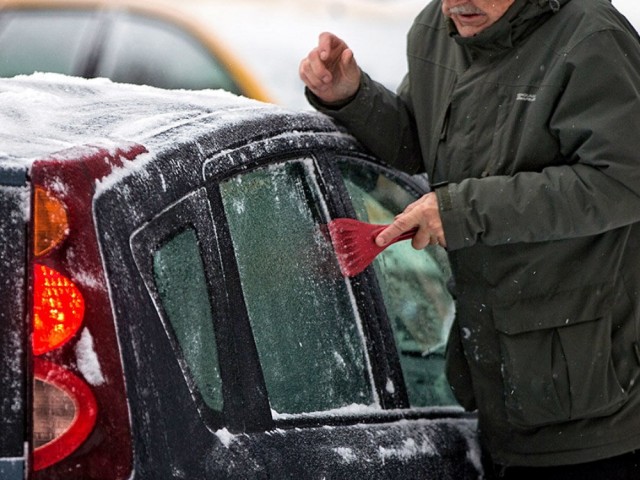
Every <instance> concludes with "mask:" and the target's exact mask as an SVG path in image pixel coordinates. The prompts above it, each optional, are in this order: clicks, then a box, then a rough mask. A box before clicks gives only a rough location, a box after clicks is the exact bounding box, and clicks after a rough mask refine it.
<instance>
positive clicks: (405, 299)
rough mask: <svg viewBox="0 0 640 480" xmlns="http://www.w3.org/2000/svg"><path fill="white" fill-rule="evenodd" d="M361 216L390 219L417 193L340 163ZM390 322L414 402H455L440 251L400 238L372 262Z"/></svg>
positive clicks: (449, 306) (449, 312) (450, 308)
mask: <svg viewBox="0 0 640 480" xmlns="http://www.w3.org/2000/svg"><path fill="white" fill-rule="evenodd" d="M341 170H342V173H343V176H344V178H345V183H346V186H347V189H348V191H349V195H350V197H351V200H352V202H353V206H354V208H355V210H356V214H357V216H358V218H359V219H360V220H363V221H366V222H370V223H380V224H386V223H391V222H392V221H393V218H394V216H395V215H396V214H398V213H400V212H401V211H402V210H404V208H405V207H406V206H407V205H408V204H409V203H411V202H413V201H414V200H415V199H416V198H415V197H414V196H413V195H412V194H410V193H409V192H408V191H407V190H405V189H404V188H402V187H401V186H399V185H398V184H396V183H394V182H393V181H391V180H390V179H388V178H387V177H385V176H384V175H381V174H379V173H377V172H375V171H373V170H370V171H365V170H363V168H362V166H361V165H358V167H357V168H354V167H353V166H352V165H351V164H348V163H341ZM373 266H374V269H375V272H376V274H377V277H378V283H379V285H380V288H381V290H382V295H383V298H384V302H385V306H386V309H387V314H388V316H389V319H390V321H391V326H392V328H393V331H394V337H395V342H396V346H397V348H398V352H399V354H400V363H401V366H402V371H403V374H404V378H405V383H406V385H407V390H408V394H409V401H410V403H411V405H412V406H418V407H422V406H431V405H454V404H455V403H456V402H455V400H454V398H453V396H452V394H451V390H450V388H449V385H448V383H447V381H446V378H445V376H444V347H445V343H446V340H447V337H448V334H449V329H450V327H451V323H452V322H453V315H454V305H453V299H452V298H451V295H450V294H449V292H448V289H447V288H446V281H447V279H448V277H449V269H448V263H447V259H446V255H445V253H444V251H443V250H442V249H441V248H439V247H429V248H428V249H426V250H421V251H418V250H414V249H413V248H412V247H411V242H408V241H407V242H399V243H396V244H394V245H392V246H390V247H389V248H387V249H386V250H384V251H383V252H382V253H381V254H380V255H378V257H377V258H376V260H375V261H374V263H373Z"/></svg>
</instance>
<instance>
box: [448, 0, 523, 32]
mask: <svg viewBox="0 0 640 480" xmlns="http://www.w3.org/2000/svg"><path fill="white" fill-rule="evenodd" d="M514 1H515V0H442V12H443V13H444V14H445V15H446V16H447V17H451V20H453V23H454V24H455V25H456V28H457V29H458V33H459V34H460V36H461V37H472V36H473V35H476V34H478V33H480V32H481V31H482V30H484V29H485V28H487V27H489V26H491V25H493V24H494V23H495V22H496V21H497V20H498V19H499V18H500V17H502V15H504V13H505V12H506V11H507V10H508V9H509V7H510V6H511V4H512V3H513V2H514Z"/></svg>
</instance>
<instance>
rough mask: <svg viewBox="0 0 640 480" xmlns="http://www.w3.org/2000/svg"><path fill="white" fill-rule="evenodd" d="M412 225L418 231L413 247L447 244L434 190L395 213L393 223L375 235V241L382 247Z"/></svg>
mask: <svg viewBox="0 0 640 480" xmlns="http://www.w3.org/2000/svg"><path fill="white" fill-rule="evenodd" d="M414 227H418V233H416V235H415V236H414V237H413V240H412V242H411V245H412V246H413V248H415V249H417V250H421V249H423V248H424V247H426V246H427V245H441V246H443V247H446V246H447V242H446V239H445V237H444V230H443V228H442V220H441V218H440V209H439V207H438V198H437V197H436V194H435V193H434V192H431V193H427V194H426V195H424V196H423V197H421V198H420V199H418V200H416V201H415V202H413V203H412V204H410V205H409V206H408V207H407V208H405V210H404V212H402V213H400V214H399V215H397V216H396V218H395V219H394V221H393V223H392V224H391V225H389V226H388V227H387V228H385V229H384V230H383V231H382V232H380V234H379V235H378V236H377V237H376V243H377V244H378V245H379V246H381V247H383V246H385V245H387V244H388V243H389V242H390V241H391V240H393V239H394V238H395V237H397V236H398V235H400V234H402V233H404V232H406V231H408V230H411V229H412V228H414Z"/></svg>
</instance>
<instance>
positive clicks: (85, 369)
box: [75, 328, 105, 387]
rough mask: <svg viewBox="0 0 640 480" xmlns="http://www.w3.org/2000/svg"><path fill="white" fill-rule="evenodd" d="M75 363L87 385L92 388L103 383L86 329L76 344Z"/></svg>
mask: <svg viewBox="0 0 640 480" xmlns="http://www.w3.org/2000/svg"><path fill="white" fill-rule="evenodd" d="M75 350H76V363H77V365H78V370H80V372H81V373H82V375H83V376H84V378H85V379H86V380H87V382H89V384H91V385H93V386H94V387H96V386H98V385H102V384H103V383H104V382H105V379H104V376H103V375H102V368H101V367H100V362H99V360H98V355H97V354H96V351H95V350H94V348H93V337H92V336H91V333H90V332H89V330H88V329H87V328H85V329H84V330H82V334H81V335H80V340H78V343H77V344H76V348H75Z"/></svg>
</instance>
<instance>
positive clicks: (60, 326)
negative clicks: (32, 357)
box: [33, 264, 84, 355]
mask: <svg viewBox="0 0 640 480" xmlns="http://www.w3.org/2000/svg"><path fill="white" fill-rule="evenodd" d="M33 276H34V287H33V295H34V297H33V353H34V354H36V355H41V354H43V353H46V352H48V351H51V350H53V349H55V348H57V347H59V346H60V345H62V344H63V343H65V342H66V341H67V340H69V339H70V338H71V337H73V335H74V334H75V333H76V332H77V331H78V329H79V328H80V326H81V325H82V319H83V317H84V299H83V298H82V294H81V293H80V290H78V287H76V286H75V284H74V283H73V282H72V281H71V280H69V279H68V278H67V277H65V276H64V275H62V274H61V273H59V272H57V271H56V270H54V269H52V268H49V267H46V266H44V265H40V264H36V265H35V269H34V275H33Z"/></svg>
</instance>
